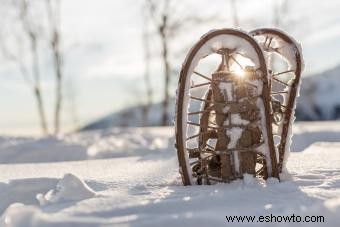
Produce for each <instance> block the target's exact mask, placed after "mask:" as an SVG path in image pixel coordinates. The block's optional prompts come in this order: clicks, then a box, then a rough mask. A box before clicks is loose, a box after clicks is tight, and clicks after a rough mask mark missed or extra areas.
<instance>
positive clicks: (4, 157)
mask: <svg viewBox="0 0 340 227" xmlns="http://www.w3.org/2000/svg"><path fill="white" fill-rule="evenodd" d="M84 159H87V151H86V148H85V147H84V146H82V145H80V144H72V143H67V142H65V140H64V138H57V137H52V136H51V137H45V138H39V139H35V138H15V137H13V138H6V137H0V164H5V163H6V164H7V163H36V162H62V161H76V160H84Z"/></svg>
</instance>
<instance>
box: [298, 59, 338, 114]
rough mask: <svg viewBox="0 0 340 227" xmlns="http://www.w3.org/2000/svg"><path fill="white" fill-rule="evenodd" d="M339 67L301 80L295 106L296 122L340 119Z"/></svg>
mask: <svg viewBox="0 0 340 227" xmlns="http://www.w3.org/2000/svg"><path fill="white" fill-rule="evenodd" d="M339 88H340V65H338V66H337V67H335V68H333V69H330V70H327V71H325V72H323V73H319V74H316V75H312V76H309V77H305V78H303V80H302V87H301V91H300V97H299V99H298V105H297V112H296V114H297V119H298V120H335V119H339V118H340V98H339Z"/></svg>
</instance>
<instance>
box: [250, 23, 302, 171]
mask: <svg viewBox="0 0 340 227" xmlns="http://www.w3.org/2000/svg"><path fill="white" fill-rule="evenodd" d="M250 34H251V35H252V36H253V37H254V38H255V39H258V38H262V42H260V45H261V46H262V48H263V50H264V51H265V52H267V55H266V56H267V58H269V57H270V54H271V53H276V54H278V55H279V56H280V57H281V60H285V61H286V62H288V65H290V66H289V67H288V68H287V69H286V70H282V69H281V71H278V72H274V71H273V70H271V71H272V73H271V75H270V76H271V81H272V82H271V83H272V84H274V83H278V84H281V85H283V87H284V88H283V89H282V88H281V89H275V87H274V86H272V87H271V98H272V100H273V99H275V96H277V95H282V96H284V100H285V101H281V102H280V103H279V105H281V107H282V109H283V111H282V112H283V113H282V119H281V120H280V121H278V122H274V123H275V124H280V127H281V130H279V131H280V132H278V136H279V138H280V143H279V145H278V148H277V149H278V153H279V163H278V169H279V173H281V172H282V167H283V165H284V162H285V159H286V157H285V156H286V155H287V153H288V152H289V148H290V141H291V127H292V123H293V121H294V119H295V116H294V114H295V105H296V98H297V94H298V91H299V88H300V82H301V73H302V70H303V60H302V53H301V50H300V48H299V46H298V44H297V42H296V41H295V40H294V39H293V38H292V37H290V36H289V35H287V34H286V33H285V32H283V31H280V30H278V29H271V28H261V29H256V30H254V31H251V32H250ZM275 41H276V42H280V43H281V44H285V45H286V48H288V49H289V50H286V51H290V53H291V58H287V56H283V53H282V51H281V50H280V47H275V46H274V45H275ZM266 60H267V62H269V60H270V59H266ZM289 73H290V74H293V75H292V77H293V78H292V79H290V81H289V83H287V82H284V81H282V80H280V79H279V78H277V76H280V75H284V74H289Z"/></svg>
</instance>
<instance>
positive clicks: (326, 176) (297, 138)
mask: <svg viewBox="0 0 340 227" xmlns="http://www.w3.org/2000/svg"><path fill="white" fill-rule="evenodd" d="M293 130H294V138H293V140H294V143H293V146H292V150H293V151H297V152H293V153H292V154H291V155H290V157H289V160H288V169H289V172H290V174H289V175H285V176H282V182H280V183H279V182H277V181H276V180H275V179H270V180H268V181H267V182H263V181H259V180H254V179H252V178H249V177H246V179H245V180H239V181H235V182H233V183H231V184H218V185H214V186H191V187H184V186H182V185H181V181H180V178H179V174H178V164H177V157H176V152H175V149H174V147H173V144H174V141H173V133H174V132H173V128H172V127H163V128H125V129H119V128H113V129H107V130H94V131H88V132H79V133H76V134H71V135H67V136H65V137H60V138H41V139H32V138H13V137H0V161H1V163H7V164H2V165H0V213H2V215H1V220H0V221H1V222H0V226H25V227H26V226H195V227H197V226H207V225H209V226H229V225H236V223H234V224H231V223H228V221H227V219H226V216H230V215H252V216H253V215H255V216H256V217H257V218H258V217H259V216H260V215H263V216H266V215H268V216H270V215H276V216H278V215H281V216H282V215H288V216H290V215H293V214H294V215H295V216H297V215H299V216H301V217H302V218H305V217H307V216H323V217H324V219H325V222H324V223H312V226H337V224H338V223H339V215H340V177H339V175H340V156H339V152H340V143H339V142H340V122H312V123H309V122H308V123H303V122H301V123H297V124H295V126H294V129H293ZM324 141H328V142H324ZM9 151H10V152H9ZM298 151H300V152H298ZM58 152H59V153H58ZM9 153H11V154H12V156H9ZM39 153H41V154H42V155H41V156H39ZM56 153H57V154H59V155H56ZM47 154H50V155H51V156H50V155H47ZM52 154H54V155H52ZM58 156H59V157H58ZM46 157H51V158H49V159H48V158H46ZM98 158H100V159H98ZM103 158H106V159H103ZM74 160H78V161H74ZM19 162H21V164H19ZM37 162H39V163H37ZM255 220H257V219H255ZM243 224H244V225H246V226H247V225H249V226H253V225H254V223H248V222H244V223H243ZM257 224H258V225H259V226H262V225H261V224H263V223H257ZM268 224H270V226H297V223H293V222H290V223H284V222H281V223H268ZM300 224H301V225H298V226H311V224H310V223H300Z"/></svg>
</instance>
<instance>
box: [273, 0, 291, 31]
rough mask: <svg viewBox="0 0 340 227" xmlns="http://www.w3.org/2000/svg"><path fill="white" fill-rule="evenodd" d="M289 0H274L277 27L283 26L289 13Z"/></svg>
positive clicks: (274, 21)
mask: <svg viewBox="0 0 340 227" xmlns="http://www.w3.org/2000/svg"><path fill="white" fill-rule="evenodd" d="M288 9H289V2H288V0H283V1H273V13H274V14H273V24H274V26H276V27H279V26H283V22H284V19H285V16H286V15H287V13H288Z"/></svg>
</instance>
